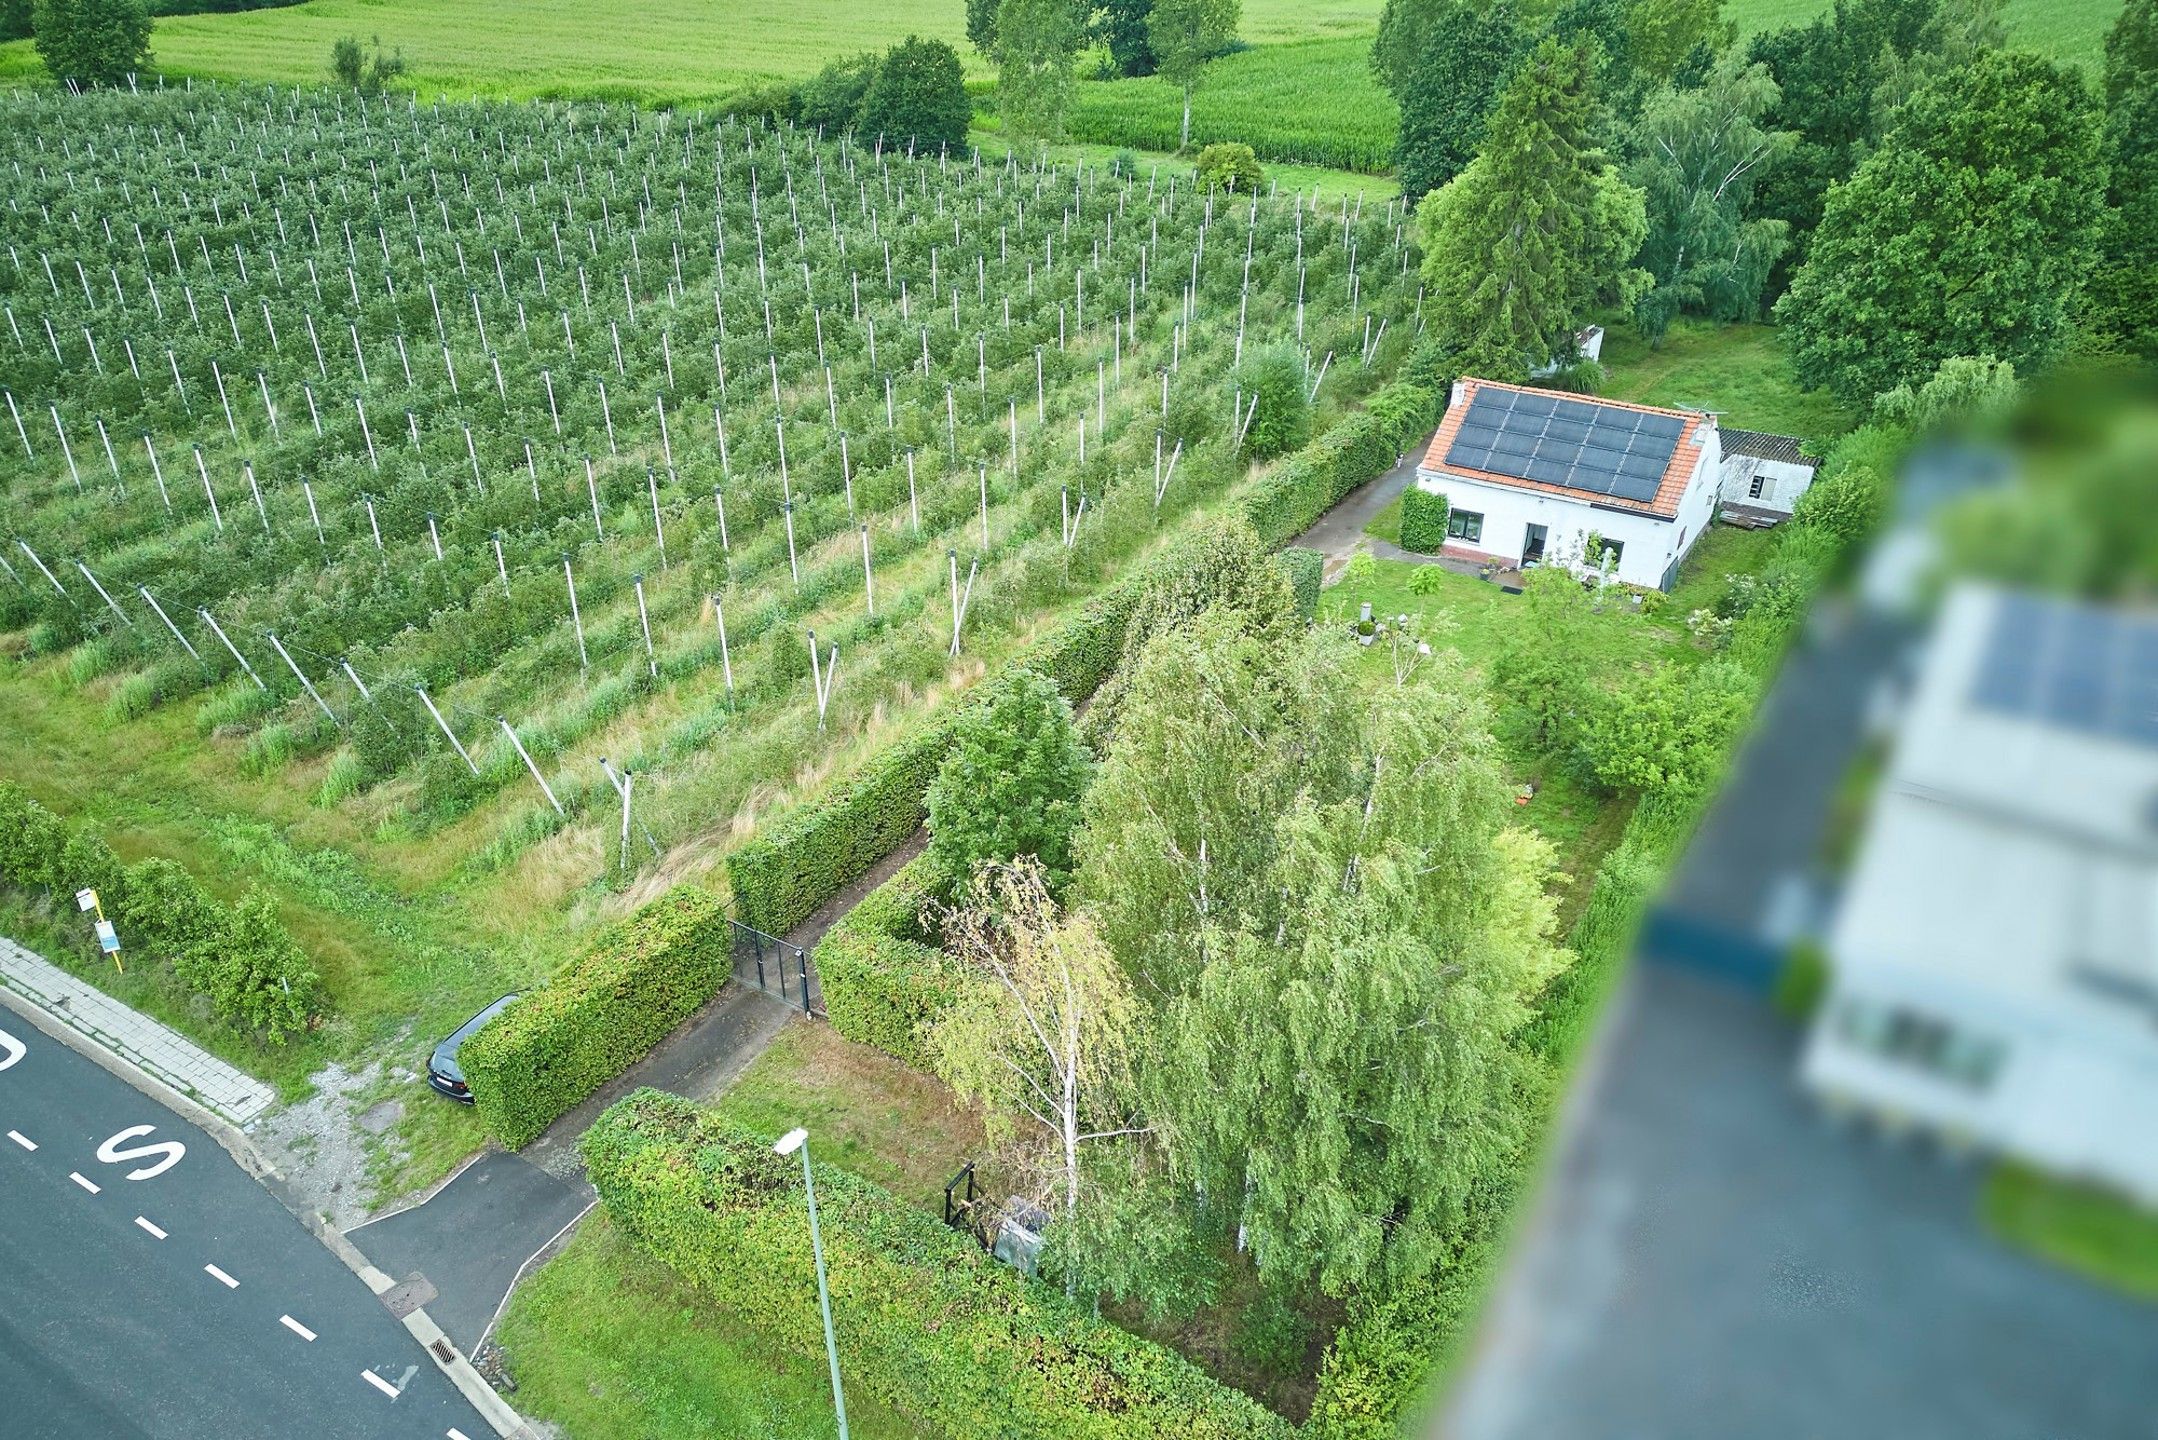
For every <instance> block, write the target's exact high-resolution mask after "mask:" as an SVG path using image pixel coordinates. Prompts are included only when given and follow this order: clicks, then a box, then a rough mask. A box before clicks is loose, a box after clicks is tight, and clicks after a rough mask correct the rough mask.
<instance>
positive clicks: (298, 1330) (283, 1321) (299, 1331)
mask: <svg viewBox="0 0 2158 1440" xmlns="http://www.w3.org/2000/svg"><path fill="white" fill-rule="evenodd" d="M277 1323H278V1324H280V1325H282V1326H284V1327H285V1328H286V1329H287V1330H290V1331H291V1332H292V1333H293V1334H295V1335H297V1336H299V1337H300V1338H301V1339H302V1340H312V1339H314V1338H315V1332H314V1331H312V1330H310V1329H308V1328H307V1327H306V1326H305V1325H302V1324H301V1323H300V1322H299V1321H297V1320H295V1319H293V1318H292V1317H291V1316H290V1315H280V1316H278V1317H277Z"/></svg>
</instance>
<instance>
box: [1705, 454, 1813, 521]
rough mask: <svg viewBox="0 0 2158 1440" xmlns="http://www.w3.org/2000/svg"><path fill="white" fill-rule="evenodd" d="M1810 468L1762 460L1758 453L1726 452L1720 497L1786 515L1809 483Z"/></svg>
mask: <svg viewBox="0 0 2158 1440" xmlns="http://www.w3.org/2000/svg"><path fill="white" fill-rule="evenodd" d="M1813 469H1814V467H1813V466H1811V465H1795V464H1793V463H1792V462H1790V461H1788V460H1764V459H1762V458H1761V457H1760V456H1758V455H1726V456H1724V458H1723V485H1722V497H1721V498H1722V500H1723V503H1724V504H1726V505H1750V506H1752V507H1753V508H1754V509H1756V510H1775V511H1780V512H1781V513H1783V514H1785V515H1788V514H1790V513H1791V509H1792V507H1793V506H1795V505H1797V504H1798V497H1799V496H1801V495H1803V494H1805V493H1806V487H1807V486H1809V485H1811V484H1813ZM1756 482H1758V488H1756Z"/></svg>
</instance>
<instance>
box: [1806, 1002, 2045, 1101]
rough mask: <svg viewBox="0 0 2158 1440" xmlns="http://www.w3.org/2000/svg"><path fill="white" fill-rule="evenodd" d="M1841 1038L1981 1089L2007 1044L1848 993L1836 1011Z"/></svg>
mask: <svg viewBox="0 0 2158 1440" xmlns="http://www.w3.org/2000/svg"><path fill="white" fill-rule="evenodd" d="M1836 1020H1837V1029H1838V1031H1839V1032H1840V1033H1841V1035H1842V1037H1843V1039H1844V1041H1845V1042H1846V1043H1848V1044H1850V1045H1852V1046H1854V1047H1855V1048H1857V1049H1860V1050H1864V1051H1867V1052H1869V1053H1871V1054H1873V1055H1875V1056H1878V1057H1879V1058H1881V1059H1883V1060H1889V1061H1893V1062H1895V1063H1897V1064H1900V1065H1908V1066H1910V1067H1912V1068H1913V1069H1917V1070H1923V1071H1925V1072H1926V1073H1928V1074H1930V1075H1933V1076H1935V1077H1936V1078H1938V1079H1942V1080H1946V1081H1949V1082H1950V1083H1952V1084H1956V1085H1960V1086H1963V1087H1964V1088H1965V1089H1969V1090H1975V1091H1981V1092H1982V1091H1984V1090H1986V1089H1987V1088H1989V1087H1990V1086H1991V1085H1992V1084H1993V1079H1994V1077H1995V1076H1996V1075H1998V1074H1999V1073H2000V1068H2001V1063H2002V1061H2003V1060H2004V1059H2006V1058H2007V1047H2006V1046H2005V1045H2003V1044H2002V1043H2001V1042H2000V1041H1998V1040H1991V1039H1986V1038H1983V1037H1980V1036H1975V1035H1971V1034H1968V1033H1966V1032H1964V1031H1961V1030H1958V1029H1957V1028H1956V1027H1955V1026H1953V1025H1950V1024H1948V1023H1947V1022H1945V1021H1942V1020H1937V1019H1934V1018H1933V1017H1932V1016H1930V1015H1922V1014H1920V1013H1918V1012H1917V1011H1915V1010H1910V1009H1906V1008H1905V1007H1903V1006H1900V1005H1881V1004H1877V1003H1875V1002H1873V1001H1870V1000H1860V999H1856V998H1853V999H1847V1000H1845V1001H1844V1002H1843V1004H1842V1006H1841V1007H1840V1009H1839V1010H1838V1012H1837V1017H1836Z"/></svg>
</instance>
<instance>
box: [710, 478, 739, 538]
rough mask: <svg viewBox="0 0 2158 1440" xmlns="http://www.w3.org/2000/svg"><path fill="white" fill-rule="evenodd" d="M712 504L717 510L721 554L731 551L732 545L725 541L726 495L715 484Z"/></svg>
mask: <svg viewBox="0 0 2158 1440" xmlns="http://www.w3.org/2000/svg"><path fill="white" fill-rule="evenodd" d="M712 505H713V508H715V509H717V510H718V511H719V551H720V553H721V554H722V555H726V554H731V553H733V549H734V547H733V546H731V545H729V544H728V543H727V497H726V496H725V495H723V494H721V493H720V489H719V487H718V486H717V485H714V486H713V487H712Z"/></svg>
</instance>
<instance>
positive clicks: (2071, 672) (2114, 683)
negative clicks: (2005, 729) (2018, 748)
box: [1970, 595, 2158, 749]
mask: <svg viewBox="0 0 2158 1440" xmlns="http://www.w3.org/2000/svg"><path fill="white" fill-rule="evenodd" d="M1970 703H1971V705H1972V706H1973V707H1974V708H1976V709H1980V710H1987V711H1992V712H1994V713H1996V714H2001V715H2009V716H2014V717H2017V718H2020V719H2026V720H2032V721H2039V722H2043V723H2046V724H2049V725H2053V726H2056V727H2058V728H2060V729H2063V730H2071V731H2077V732H2080V733H2084V734H2090V735H2104V736H2111V737H2113V738H2115V739H2119V740H2125V741H2127V742H2128V743H2129V744H2132V745H2140V746H2145V747H2149V748H2152V749H2158V619H2151V618H2147V617H2140V616H2137V617H2130V616H2123V615H2116V614H2113V613H2111V612H2108V611H2104V610H2097V609H2093V608H2090V607H2088V606H2078V605H2069V604H2064V603H2060V602H2053V601H2039V600H2036V599H2033V598H2032V597H2029V596H2021V595H2010V596H2004V597H2002V598H2001V600H2000V601H1999V602H1998V605H1997V608H1996V610H1995V613H1994V617H1993V625H1992V628H1991V630H1990V632H1989V633H1988V635H1987V637H1986V648H1985V651H1984V653H1983V654H1982V655H1981V656H1980V657H1979V663H1978V668H1977V673H1976V674H1975V675H1974V677H1973V679H1972V684H1971V693H1970Z"/></svg>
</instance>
